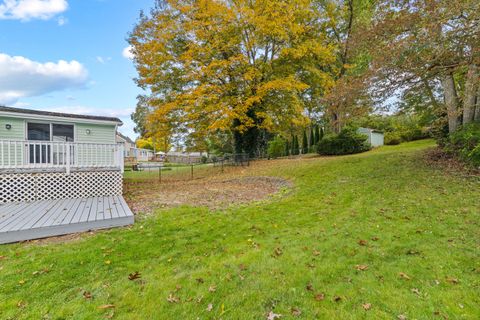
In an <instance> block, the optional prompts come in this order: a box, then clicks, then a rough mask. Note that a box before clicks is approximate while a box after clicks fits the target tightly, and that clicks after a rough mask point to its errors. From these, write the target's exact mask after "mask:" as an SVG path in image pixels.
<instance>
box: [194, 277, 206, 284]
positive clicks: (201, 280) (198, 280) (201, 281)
mask: <svg viewBox="0 0 480 320" xmlns="http://www.w3.org/2000/svg"><path fill="white" fill-rule="evenodd" d="M195 281H197V283H204V282H205V280H203V278H197V279H195Z"/></svg>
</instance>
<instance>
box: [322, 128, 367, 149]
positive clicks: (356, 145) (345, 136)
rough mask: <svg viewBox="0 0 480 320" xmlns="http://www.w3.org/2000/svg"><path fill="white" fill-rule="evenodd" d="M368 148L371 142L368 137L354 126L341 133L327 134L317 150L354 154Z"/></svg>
mask: <svg viewBox="0 0 480 320" xmlns="http://www.w3.org/2000/svg"><path fill="white" fill-rule="evenodd" d="M368 150H370V144H369V143H368V142H367V137H366V136H365V135H362V134H358V133H357V132H356V130H355V129H352V128H346V129H344V130H342V132H340V134H330V135H326V136H324V137H323V139H322V140H320V142H319V143H318V145H317V152H318V153H319V154H322V155H343V154H353V153H360V152H364V151H368Z"/></svg>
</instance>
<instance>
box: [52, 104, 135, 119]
mask: <svg viewBox="0 0 480 320" xmlns="http://www.w3.org/2000/svg"><path fill="white" fill-rule="evenodd" d="M43 110H46V111H52V112H62V113H72V114H86V115H93V116H105V117H117V118H126V117H130V115H131V114H132V112H134V111H135V110H134V109H133V108H93V107H87V106H81V105H80V106H62V107H52V108H43Z"/></svg>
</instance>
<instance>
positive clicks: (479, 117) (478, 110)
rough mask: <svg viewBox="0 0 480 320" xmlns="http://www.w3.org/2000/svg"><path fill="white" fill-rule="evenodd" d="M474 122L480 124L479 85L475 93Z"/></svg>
mask: <svg viewBox="0 0 480 320" xmlns="http://www.w3.org/2000/svg"><path fill="white" fill-rule="evenodd" d="M475 121H476V122H480V85H479V86H478V92H477V108H476V110H475Z"/></svg>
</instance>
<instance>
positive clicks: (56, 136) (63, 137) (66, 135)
mask: <svg viewBox="0 0 480 320" xmlns="http://www.w3.org/2000/svg"><path fill="white" fill-rule="evenodd" d="M52 141H60V142H73V125H71V124H56V123H53V124H52Z"/></svg>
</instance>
